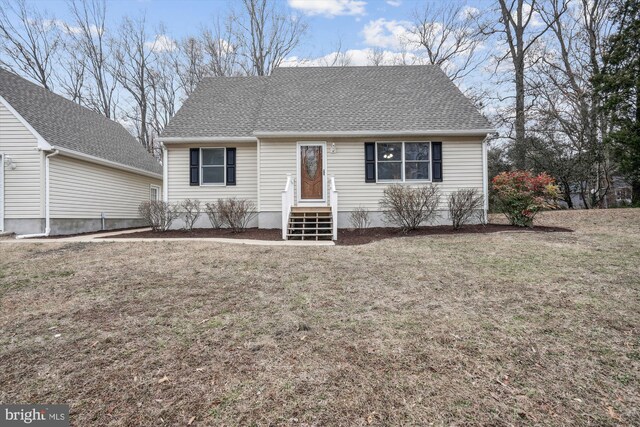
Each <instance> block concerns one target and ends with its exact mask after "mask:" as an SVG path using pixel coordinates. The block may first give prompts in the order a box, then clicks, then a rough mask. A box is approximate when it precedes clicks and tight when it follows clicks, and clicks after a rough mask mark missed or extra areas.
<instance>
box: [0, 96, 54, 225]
mask: <svg viewBox="0 0 640 427" xmlns="http://www.w3.org/2000/svg"><path fill="white" fill-rule="evenodd" d="M37 147H38V143H37V140H36V137H35V136H34V135H33V134H32V133H31V132H30V131H29V130H28V129H27V128H26V127H25V126H24V125H23V124H22V123H21V122H20V121H19V120H18V119H17V118H16V117H15V116H14V115H13V114H12V113H11V112H10V111H9V109H7V108H6V107H5V106H4V105H3V104H2V103H0V153H3V154H4V155H5V163H6V162H7V160H6V159H7V158H9V159H11V161H12V162H13V164H14V165H15V169H13V170H12V169H11V168H10V167H7V166H5V168H4V199H5V200H4V214H5V215H4V217H5V219H27V218H42V217H43V215H44V206H43V205H44V186H43V184H42V183H43V182H44V181H43V179H44V178H43V172H42V169H43V168H44V167H43V154H42V153H41V152H39V151H37Z"/></svg>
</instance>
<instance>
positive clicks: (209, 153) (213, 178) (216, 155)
mask: <svg viewBox="0 0 640 427" xmlns="http://www.w3.org/2000/svg"><path fill="white" fill-rule="evenodd" d="M225 157H226V156H225V149H224V148H201V149H200V169H201V173H200V182H201V183H202V184H224V183H225Z"/></svg>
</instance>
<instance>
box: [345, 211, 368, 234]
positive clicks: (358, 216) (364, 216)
mask: <svg viewBox="0 0 640 427" xmlns="http://www.w3.org/2000/svg"><path fill="white" fill-rule="evenodd" d="M349 221H350V222H351V226H352V227H353V228H354V229H356V230H358V232H359V233H360V234H364V232H365V230H366V229H367V228H368V227H369V226H370V225H371V218H369V211H368V210H367V209H365V208H363V207H358V208H356V209H354V210H352V211H351V216H350V218H349Z"/></svg>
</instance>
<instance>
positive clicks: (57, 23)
mask: <svg viewBox="0 0 640 427" xmlns="http://www.w3.org/2000/svg"><path fill="white" fill-rule="evenodd" d="M31 24H32V25H35V24H36V22H35V21H34V22H31ZM42 26H43V28H44V29H45V30H49V29H52V28H54V27H55V28H57V29H58V30H60V31H63V32H65V33H67V34H81V33H82V28H80V27H76V26H73V25H70V24H68V23H66V22H65V21H63V20H61V19H45V20H43V21H42ZM89 32H90V33H91V35H92V36H94V37H95V36H97V35H99V34H100V29H99V28H98V27H97V26H95V25H91V26H89Z"/></svg>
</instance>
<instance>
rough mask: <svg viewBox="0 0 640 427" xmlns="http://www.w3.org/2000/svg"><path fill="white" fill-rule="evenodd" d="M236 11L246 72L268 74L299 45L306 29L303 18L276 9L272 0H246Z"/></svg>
mask: <svg viewBox="0 0 640 427" xmlns="http://www.w3.org/2000/svg"><path fill="white" fill-rule="evenodd" d="M242 4H243V11H242V13H238V14H233V15H232V16H233V19H234V21H235V25H236V28H237V31H238V33H237V39H238V40H239V42H240V43H241V46H242V50H241V52H240V54H241V55H242V56H243V57H244V58H245V61H243V67H244V71H245V73H246V74H249V75H257V76H266V75H269V74H271V72H272V71H273V70H274V69H275V68H276V67H278V66H279V65H280V64H281V63H282V61H283V60H284V59H285V58H286V57H287V55H289V54H290V53H291V51H292V50H293V49H294V48H295V47H296V46H298V44H299V43H300V39H301V37H302V36H303V35H304V33H305V32H306V30H307V25H306V23H305V22H304V21H303V20H302V18H300V17H297V16H291V14H290V12H283V11H280V10H278V9H277V7H276V3H275V2H274V1H273V0H243V1H242Z"/></svg>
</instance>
